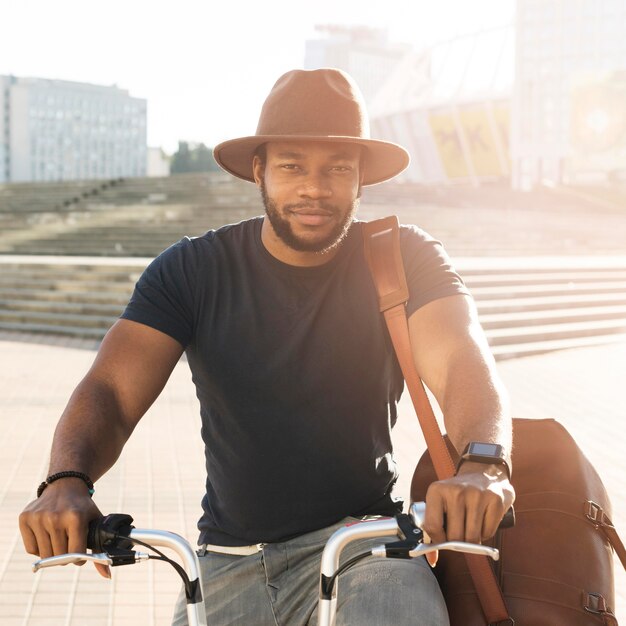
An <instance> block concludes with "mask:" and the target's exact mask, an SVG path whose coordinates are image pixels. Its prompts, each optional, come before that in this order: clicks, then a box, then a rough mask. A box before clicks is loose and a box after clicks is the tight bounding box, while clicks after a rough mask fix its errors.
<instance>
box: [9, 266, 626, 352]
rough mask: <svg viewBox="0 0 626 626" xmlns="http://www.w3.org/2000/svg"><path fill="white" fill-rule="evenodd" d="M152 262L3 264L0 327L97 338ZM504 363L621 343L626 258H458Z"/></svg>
mask: <svg viewBox="0 0 626 626" xmlns="http://www.w3.org/2000/svg"><path fill="white" fill-rule="evenodd" d="M149 261H150V259H148V258H136V259H133V258H131V259H129V258H126V259H114V258H111V259H100V258H95V257H93V258H88V257H84V258H79V257H48V258H45V257H34V256H30V257H15V256H8V255H4V256H0V329H3V330H20V331H26V332H39V333H52V334H63V335H72V336H77V337H88V338H95V339H101V338H102V337H103V336H104V334H105V333H106V331H107V329H108V328H109V327H110V326H111V325H112V324H113V323H114V322H115V320H116V319H117V317H118V316H119V314H120V313H121V312H122V310H123V309H124V306H125V304H126V302H127V301H128V299H129V297H130V295H131V293H132V289H133V286H134V283H135V282H136V280H137V278H138V277H139V275H140V274H141V272H142V271H143V268H144V267H145V266H146V265H147V264H148V263H149ZM457 267H458V269H459V271H460V273H461V274H462V275H463V276H464V279H465V281H466V283H467V285H468V287H469V288H470V290H471V292H472V294H473V296H474V298H475V300H476V303H477V307H478V311H479V316H480V319H481V322H482V324H483V327H484V329H485V332H486V334H487V338H488V340H489V343H490V345H491V348H492V351H493V353H494V355H495V356H496V358H498V359H506V358H511V357H518V356H525V355H530V354H538V353H542V352H549V351H551V350H557V349H564V348H571V347H576V346H582V345H593V344H599V343H605V342H609V341H619V340H626V257H620V258H618V257H614V258H603V257H597V258H590V257H588V258H576V257H560V258H555V257H553V258H524V257H519V258H510V257H509V258H503V259H498V260H495V262H494V260H493V259H491V260H489V259H484V258H481V259H474V258H460V259H459V260H458V262H457Z"/></svg>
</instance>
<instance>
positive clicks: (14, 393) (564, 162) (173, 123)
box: [0, 0, 626, 626]
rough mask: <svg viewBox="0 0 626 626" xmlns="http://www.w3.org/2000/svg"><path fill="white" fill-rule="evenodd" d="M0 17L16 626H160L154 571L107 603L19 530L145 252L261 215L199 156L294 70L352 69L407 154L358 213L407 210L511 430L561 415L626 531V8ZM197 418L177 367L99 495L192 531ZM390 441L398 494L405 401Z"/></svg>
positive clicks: (0, 487) (97, 6) (378, 5)
mask: <svg viewBox="0 0 626 626" xmlns="http://www.w3.org/2000/svg"><path fill="white" fill-rule="evenodd" d="M0 24H1V28H0V33H1V35H0V446H1V448H0V449H1V450H2V455H0V470H1V471H0V475H2V476H3V479H2V481H0V503H1V504H2V507H1V508H0V531H1V532H0V606H2V608H3V611H4V614H3V615H4V619H5V620H6V623H7V624H9V625H10V626H17V625H18V624H19V625H20V626H44V625H49V624H68V625H69V624H86V623H88V624H96V623H97V624H99V623H102V624H116V625H122V626H123V625H124V624H135V625H136V624H151V625H153V624H162V623H163V624H165V623H168V619H169V614H170V611H171V607H172V604H173V601H174V596H175V595H176V580H175V579H171V578H165V579H162V578H159V576H160V575H161V574H159V575H155V574H154V573H153V570H152V569H151V567H149V568H148V569H149V572H150V574H149V576H148V577H146V575H145V571H144V572H141V571H139V572H128V573H127V572H125V571H124V572H123V573H122V572H120V573H119V574H118V573H117V572H115V575H114V581H113V583H111V587H110V588H108V590H106V589H105V590H104V591H103V587H102V581H100V580H98V579H96V577H95V574H93V572H92V571H91V570H89V571H88V568H82V569H77V568H71V571H70V569H68V568H66V569H65V570H64V571H63V572H62V573H57V572H51V573H48V572H46V573H45V574H44V576H43V577H42V576H41V575H37V576H35V577H33V576H32V574H30V572H29V570H28V564H29V562H30V557H28V556H26V555H25V554H24V552H23V548H22V547H21V540H20V539H19V533H18V531H17V526H16V516H17V514H18V512H19V510H21V508H22V507H23V506H24V504H25V503H26V502H27V501H28V500H29V499H30V498H32V497H33V493H34V490H35V488H36V485H37V484H38V483H39V482H40V481H41V480H42V479H43V478H44V477H45V473H46V467H47V455H48V450H49V445H50V438H51V435H52V432H53V428H54V425H55V423H56V420H57V419H58V416H59V414H60V412H61V411H62V409H63V406H64V404H65V402H66V401H67V398H68V397H69V394H70V393H71V391H72V389H73V388H74V386H75V385H76V383H77V382H78V381H79V380H80V378H81V377H82V375H83V374H84V372H85V371H86V369H87V368H88V367H89V364H90V363H91V361H92V360H93V356H94V350H95V349H96V348H97V346H98V345H99V342H100V341H101V339H102V337H103V336H104V334H105V333H106V331H107V329H108V328H109V327H110V326H111V325H112V324H113V323H114V322H115V320H116V319H117V317H118V315H119V314H120V312H121V311H122V310H123V308H124V306H125V304H126V302H127V301H128V298H129V296H130V294H131V293H132V289H133V286H134V283H135V281H136V280H137V278H138V277H139V275H140V274H141V272H142V270H143V269H144V268H145V266H146V265H147V263H149V261H150V260H151V259H152V258H153V257H154V256H156V255H157V254H159V253H160V252H161V251H162V250H163V249H165V248H166V247H167V246H169V245H171V244H172V243H174V242H176V241H177V240H179V239H180V238H181V237H183V236H185V235H189V236H194V235H201V234H203V233H204V232H206V231H207V230H208V229H210V228H215V227H219V226H221V225H223V224H226V223H231V222H235V221H239V220H241V219H245V218H248V217H251V216H253V215H258V214H260V213H261V212H262V208H261V203H260V201H259V195H258V192H257V189H256V187H255V186H254V185H251V184H249V183H244V182H242V181H239V180H236V179H234V178H232V177H230V176H229V175H227V174H225V173H224V172H221V171H220V170H219V168H218V167H217V165H216V164H215V162H214V160H213V157H212V152H211V150H212V147H213V146H215V145H216V144H217V143H219V142H221V141H223V140H226V139H231V138H234V137H238V136H245V135H249V134H254V132H255V129H256V124H257V120H258V115H259V111H260V108H261V105H262V103H263V101H264V99H265V97H266V95H267V94H268V93H269V91H270V89H271V87H272V85H273V84H274V82H275V81H276V79H277V78H278V77H279V76H280V75H281V74H282V73H284V72H286V71H288V70H290V69H294V68H307V69H311V68H317V67H328V66H332V67H338V68H341V69H343V70H346V71H347V72H349V73H350V74H352V76H353V77H354V78H355V79H356V81H357V82H358V83H359V85H360V86H361V89H362V91H363V94H364V96H365V100H366V102H367V104H368V108H369V113H370V124H371V134H372V136H373V137H374V138H379V139H387V140H391V141H395V142H397V143H400V144H402V145H403V146H405V147H406V148H407V149H408V150H409V152H410V153H411V157H412V160H411V164H410V167H409V168H408V169H407V170H406V171H405V172H404V173H403V174H402V175H401V176H399V177H398V178H397V179H395V180H394V181H391V182H388V183H385V184H383V185H377V186H373V187H369V188H366V189H365V190H364V194H363V198H362V201H361V207H360V213H359V216H360V217H361V218H364V219H370V218H375V217H379V216H382V215H388V214H392V213H393V214H397V215H399V217H400V219H401V221H402V222H405V223H414V224H418V225H419V226H421V227H423V228H424V229H425V230H427V231H428V232H430V233H431V234H432V235H433V236H435V237H436V238H438V239H440V240H441V241H443V243H444V245H445V247H446V249H447V250H448V252H449V253H450V254H451V256H452V258H453V261H454V263H455V265H456V266H457V268H458V269H459V271H460V273H461V274H462V276H463V277H464V279H465V280H466V282H467V284H468V286H469V288H470V290H471V292H472V294H473V296H474V298H475V300H476V304H477V307H478V312H479V316H480V319H481V322H482V324H483V327H484V329H485V332H486V334H487V338H488V341H489V344H490V346H491V350H492V352H493V354H494V356H495V358H496V359H497V361H498V367H499V370H500V372H501V374H502V376H503V378H504V379H505V382H506V383H507V385H508V387H509V390H510V392H511V396H512V401H513V407H514V410H515V413H516V415H523V416H527V417H557V418H558V419H561V420H562V421H563V422H564V423H565V424H566V426H567V427H568V428H569V429H570V431H571V432H572V433H574V434H575V436H576V437H577V439H579V442H580V443H584V450H585V451H586V452H587V453H588V454H589V456H590V457H591V459H592V460H593V462H594V463H595V464H596V466H597V467H599V469H600V471H601V474H602V476H603V478H604V479H605V481H606V483H607V487H608V488H609V492H610V493H611V495H612V497H613V503H614V509H615V511H614V513H615V521H616V523H617V525H618V528H620V527H621V529H622V532H624V530H625V527H626V482H625V481H626V478H625V474H624V471H623V453H622V450H623V448H624V446H625V445H626V434H625V433H624V429H623V427H622V426H621V424H623V420H624V411H623V406H624V403H623V398H622V397H621V389H623V387H624V384H626V250H625V243H626V0H516V1H515V0H473V1H472V2H466V1H464V0H438V1H437V2H431V1H425V0H387V1H386V2H384V3H383V2H372V3H364V2H357V1H354V0H345V1H342V2H336V1H330V0H318V1H316V2H315V3H312V4H311V5H310V6H306V5H303V4H295V3H293V2H284V1H282V0H275V1H268V2H265V3H251V2H243V1H241V0H233V1H231V2H224V3H216V2H201V1H200V0H178V1H177V2H176V3H169V2H146V1H144V0H136V1H134V2H128V1H126V2H123V1H122V0H109V1H108V2H106V3H105V2H102V1H100V0H95V1H93V2H89V3H87V2H84V1H83V2H81V1H79V0H57V1H56V2H49V1H47V0H4V1H3V2H2V3H1V5H0ZM181 367H182V369H181ZM197 411H198V409H197V402H196V399H195V395H194V389H193V386H192V385H191V383H190V381H189V375H188V371H187V369H186V365H185V364H184V363H183V364H182V366H181V365H179V366H178V367H177V368H176V370H175V373H174V375H173V377H172V379H171V381H170V384H169V385H168V386H167V388H166V390H165V392H164V394H163V396H162V397H161V398H160V399H159V400H158V401H157V403H156V404H155V405H154V407H153V408H152V409H151V411H150V415H151V416H152V417H151V419H150V420H144V421H142V423H141V424H140V426H139V428H138V434H137V435H135V436H134V437H133V438H132V439H131V442H130V443H129V446H128V448H127V451H125V452H124V454H123V455H122V458H121V459H120V461H119V462H118V464H116V466H115V468H114V469H112V470H111V472H109V473H108V474H107V475H106V476H105V477H104V478H103V479H102V480H101V481H99V484H98V490H99V491H98V498H99V500H98V501H99V503H100V506H101V507H102V508H103V510H105V512H106V511H110V510H130V512H132V513H133V514H134V515H135V517H136V519H138V520H141V521H140V523H139V525H142V526H150V525H155V526H157V527H165V528H170V529H172V530H177V531H178V532H181V533H182V534H185V535H186V536H188V537H190V538H193V537H194V535H195V531H194V526H195V520H196V518H197V517H198V511H199V506H198V503H199V499H200V494H201V492H202V489H203V486H202V485H203V478H202V477H203V471H204V470H203V468H202V449H201V446H200V445H199V444H200V442H199V438H198V437H197V430H198V428H199V420H198V415H197ZM395 432H396V438H397V442H396V453H397V457H398V462H399V465H400V467H401V469H402V468H404V469H402V472H401V481H400V483H399V484H400V487H401V489H403V490H405V491H407V490H408V481H409V479H410V475H411V470H412V466H413V465H414V464H415V458H416V457H415V447H416V446H418V445H419V442H420V435H419V433H418V432H417V430H416V426H415V419H414V416H413V415H411V408H410V406H409V405H408V404H407V403H406V399H403V404H402V407H401V419H400V421H399V424H398V426H397V427H396V429H395ZM163 433H167V436H166V437H163ZM234 462H236V460H234ZM620 524H621V526H620ZM133 569H134V568H133ZM137 569H138V568H137ZM619 576H620V578H619V579H618V580H619V581H620V582H619V584H618V587H617V588H618V598H617V600H616V607H617V614H618V617H619V616H620V611H622V613H621V615H622V616H623V615H625V613H623V612H624V611H625V610H626V578H625V577H624V576H623V575H622V573H621V572H620V573H619ZM68 590H69V592H68ZM137 591H139V593H137ZM94 605H95V606H96V608H97V610H94ZM622 619H625V618H624V617H622ZM3 623H5V622H4V621H3Z"/></svg>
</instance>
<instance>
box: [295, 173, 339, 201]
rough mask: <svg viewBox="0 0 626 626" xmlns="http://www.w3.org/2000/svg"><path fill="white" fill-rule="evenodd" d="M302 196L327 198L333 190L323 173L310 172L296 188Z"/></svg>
mask: <svg viewBox="0 0 626 626" xmlns="http://www.w3.org/2000/svg"><path fill="white" fill-rule="evenodd" d="M298 193H299V194H300V196H301V197H303V198H312V199H315V198H329V197H330V196H332V194H333V192H332V189H331V186H330V183H329V181H328V179H327V177H326V176H324V175H323V174H310V175H309V176H307V177H306V179H305V180H303V181H302V182H301V184H300V187H299V189H298Z"/></svg>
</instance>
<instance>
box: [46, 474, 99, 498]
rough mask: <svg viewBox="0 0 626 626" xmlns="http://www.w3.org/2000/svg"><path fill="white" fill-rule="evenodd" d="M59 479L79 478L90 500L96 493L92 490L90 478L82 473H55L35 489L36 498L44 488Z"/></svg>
mask: <svg viewBox="0 0 626 626" xmlns="http://www.w3.org/2000/svg"><path fill="white" fill-rule="evenodd" d="M59 478H80V479H81V480H82V481H83V482H84V483H85V485H87V488H88V489H89V497H90V498H91V497H93V494H94V493H95V492H96V490H95V489H94V488H93V482H92V481H91V478H89V476H87V474H83V473H82V472H73V471H66V472H57V473H56V474H51V475H50V476H48V478H46V480H44V481H43V482H42V483H41V485H39V487H38V488H37V497H38V498H39V497H40V496H41V494H42V493H43V492H44V490H45V488H46V487H47V486H48V485H51V484H52V483H53V482H54V481H55V480H59Z"/></svg>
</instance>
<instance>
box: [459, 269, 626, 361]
mask: <svg viewBox="0 0 626 626" xmlns="http://www.w3.org/2000/svg"><path fill="white" fill-rule="evenodd" d="M492 261H494V260H493V259H492ZM457 267H458V268H459V271H460V272H461V274H462V275H463V277H464V280H465V282H466V284H467V285H468V287H469V289H470V291H471V293H472V295H473V297H474V299H475V301H476V305H477V308H478V313H479V317H480V321H481V324H482V326H483V328H484V330H485V333H486V335H487V339H488V341H489V344H490V346H491V350H492V352H493V354H494V355H495V357H496V358H497V359H506V358H512V357H519V356H528V355H531V354H540V353H543V352H549V351H552V350H558V349H565V348H573V347H577V346H587V345H595V344H601V343H606V342H610V341H620V340H626V257H605V258H602V257H597V258H593V257H560V258H534V259H533V258H530V259H529V258H517V259H515V258H510V257H508V258H503V259H500V260H499V262H498V261H497V260H496V262H495V263H488V262H486V259H484V258H483V259H460V260H459V262H458V263H457Z"/></svg>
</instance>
